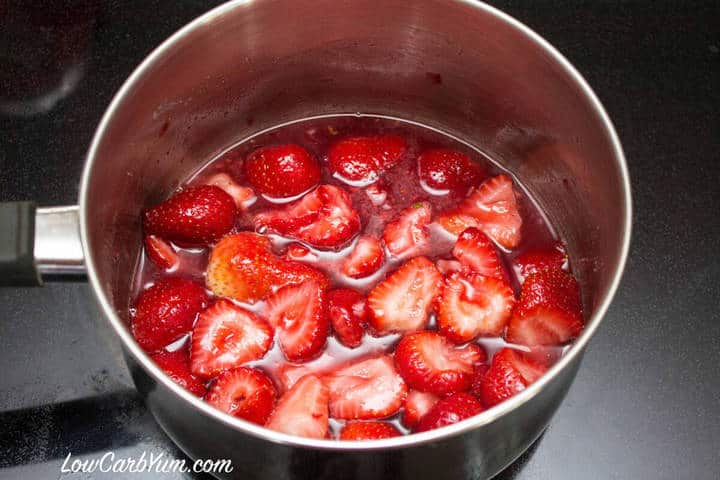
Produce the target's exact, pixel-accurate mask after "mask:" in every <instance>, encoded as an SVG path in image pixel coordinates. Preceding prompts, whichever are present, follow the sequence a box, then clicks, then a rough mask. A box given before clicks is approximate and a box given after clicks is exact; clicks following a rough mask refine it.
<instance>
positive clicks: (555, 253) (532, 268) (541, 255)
mask: <svg viewBox="0 0 720 480" xmlns="http://www.w3.org/2000/svg"><path fill="white" fill-rule="evenodd" d="M514 264H515V266H514V269H515V273H516V274H517V276H518V278H519V279H520V281H521V282H523V281H524V280H525V277H527V276H528V275H531V274H533V273H537V272H540V271H542V270H547V269H549V268H556V269H558V270H563V269H567V264H568V257H567V253H565V247H563V246H562V244H560V243H557V244H556V245H555V246H554V247H553V248H551V249H547V250H528V251H527V252H524V253H522V254H521V255H520V256H518V257H517V258H516V259H515V262H514Z"/></svg>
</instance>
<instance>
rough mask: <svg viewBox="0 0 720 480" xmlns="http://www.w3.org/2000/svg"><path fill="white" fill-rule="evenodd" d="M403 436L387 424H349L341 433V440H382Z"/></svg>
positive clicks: (391, 425)
mask: <svg viewBox="0 0 720 480" xmlns="http://www.w3.org/2000/svg"><path fill="white" fill-rule="evenodd" d="M400 435H402V433H400V430H398V429H397V428H396V427H395V426H394V425H393V424H391V423H387V422H348V423H347V424H346V425H345V426H344V427H343V429H342V430H341V431H340V440H348V441H349V440H380V439H382V438H392V437H399V436H400Z"/></svg>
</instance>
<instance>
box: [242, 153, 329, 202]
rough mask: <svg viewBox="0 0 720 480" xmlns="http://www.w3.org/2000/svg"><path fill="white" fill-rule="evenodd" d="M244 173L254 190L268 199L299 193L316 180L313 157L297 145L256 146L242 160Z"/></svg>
mask: <svg viewBox="0 0 720 480" xmlns="http://www.w3.org/2000/svg"><path fill="white" fill-rule="evenodd" d="M245 173H246V175H247V178H248V180H249V181H250V183H251V184H252V186H253V187H255V189H257V191H259V192H260V193H262V194H265V195H267V196H268V197H271V198H287V197H294V196H296V195H300V194H301V193H303V192H306V191H307V190H310V189H311V188H312V187H314V186H315V185H317V183H318V181H319V180H320V166H319V165H318V162H317V160H315V158H313V157H312V156H311V155H310V154H309V153H308V151H307V150H305V149H304V148H302V147H301V146H299V145H277V146H272V147H262V148H258V149H257V150H255V151H253V152H252V153H251V154H250V155H249V156H248V158H247V160H246V161H245Z"/></svg>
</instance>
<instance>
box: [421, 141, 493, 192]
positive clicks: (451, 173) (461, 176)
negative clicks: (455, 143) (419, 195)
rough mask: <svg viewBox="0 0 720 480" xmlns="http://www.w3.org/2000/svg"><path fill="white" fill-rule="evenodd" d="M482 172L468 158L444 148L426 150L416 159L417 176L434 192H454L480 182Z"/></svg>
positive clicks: (477, 165) (478, 166)
mask: <svg viewBox="0 0 720 480" xmlns="http://www.w3.org/2000/svg"><path fill="white" fill-rule="evenodd" d="M482 175H483V170H482V168H481V167H480V165H479V164H477V163H475V162H473V161H472V160H471V159H470V157H469V156H467V155H466V154H464V153H462V152H458V151H455V150H448V149H444V148H439V149H434V150H427V151H425V152H423V153H422V154H421V155H420V157H418V176H419V177H420V180H421V181H423V182H424V183H425V184H426V185H427V186H428V187H430V188H432V189H435V190H455V189H458V188H463V187H469V186H472V185H475V184H476V183H478V182H479V181H480V179H481V178H482Z"/></svg>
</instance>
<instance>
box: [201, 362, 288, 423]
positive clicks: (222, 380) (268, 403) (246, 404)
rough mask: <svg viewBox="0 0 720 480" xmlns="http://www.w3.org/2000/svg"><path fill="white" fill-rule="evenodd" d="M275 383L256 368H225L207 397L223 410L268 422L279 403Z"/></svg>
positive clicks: (245, 417)
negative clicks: (276, 400)
mask: <svg viewBox="0 0 720 480" xmlns="http://www.w3.org/2000/svg"><path fill="white" fill-rule="evenodd" d="M275 396H276V393H275V387H273V384H272V382H271V381H270V379H269V378H268V377H267V375H265V374H264V373H262V372H261V371H260V370H257V369H255V368H247V367H240V368H234V369H232V370H225V371H224V372H222V373H220V375H218V376H217V378H216V379H215V381H214V382H213V384H212V385H211V386H210V389H209V390H208V393H207V396H206V397H205V401H206V402H208V403H209V404H210V405H212V406H213V407H215V408H217V409H219V410H222V411H223V412H225V413H227V414H230V415H233V416H236V417H238V418H242V419H243V420H247V421H248V422H252V423H255V424H257V425H264V424H265V422H266V421H267V419H268V418H269V417H270V414H271V413H272V411H273V408H274V407H275Z"/></svg>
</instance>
